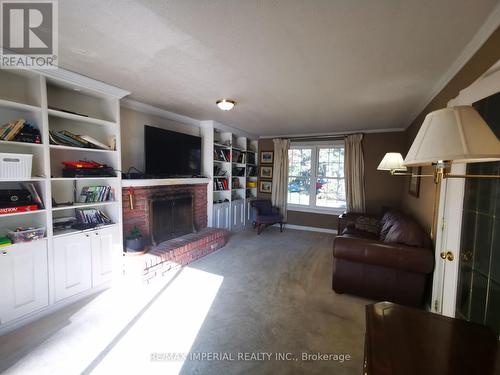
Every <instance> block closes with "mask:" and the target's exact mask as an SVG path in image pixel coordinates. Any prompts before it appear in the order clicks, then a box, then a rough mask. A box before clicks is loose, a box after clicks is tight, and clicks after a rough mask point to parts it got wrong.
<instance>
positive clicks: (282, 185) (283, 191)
mask: <svg viewBox="0 0 500 375" xmlns="http://www.w3.org/2000/svg"><path fill="white" fill-rule="evenodd" d="M273 143H274V163H273V191H272V198H271V200H272V203H273V206H276V207H278V208H279V209H280V213H281V214H282V215H283V221H286V199H287V194H288V149H289V148H290V140H289V139H273Z"/></svg>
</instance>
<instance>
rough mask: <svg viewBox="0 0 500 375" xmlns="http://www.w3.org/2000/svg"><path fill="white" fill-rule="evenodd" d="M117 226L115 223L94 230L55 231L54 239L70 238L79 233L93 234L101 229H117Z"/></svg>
mask: <svg viewBox="0 0 500 375" xmlns="http://www.w3.org/2000/svg"><path fill="white" fill-rule="evenodd" d="M116 225H117V224H116V223H113V224H109V225H101V226H98V227H95V228H92V229H84V230H80V229H61V230H55V231H54V234H53V236H52V237H54V238H58V237H64V236H69V235H73V234H78V233H87V232H92V231H95V230H100V229H106V228H114V227H116Z"/></svg>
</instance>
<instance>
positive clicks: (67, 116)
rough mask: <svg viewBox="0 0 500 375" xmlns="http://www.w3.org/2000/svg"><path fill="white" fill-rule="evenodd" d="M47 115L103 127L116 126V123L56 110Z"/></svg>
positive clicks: (51, 110) (48, 111)
mask: <svg viewBox="0 0 500 375" xmlns="http://www.w3.org/2000/svg"><path fill="white" fill-rule="evenodd" d="M47 113H48V114H49V116H54V117H59V118H63V119H66V120H75V121H80V122H87V123H89V124H94V125H101V126H116V123H114V122H111V121H106V120H101V119H98V118H93V117H87V116H82V115H77V114H74V113H68V112H64V111H58V110H56V109H48V110H47Z"/></svg>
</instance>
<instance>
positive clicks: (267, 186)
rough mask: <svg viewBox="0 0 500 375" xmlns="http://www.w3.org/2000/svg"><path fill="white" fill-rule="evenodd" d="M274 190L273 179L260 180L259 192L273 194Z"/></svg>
mask: <svg viewBox="0 0 500 375" xmlns="http://www.w3.org/2000/svg"><path fill="white" fill-rule="evenodd" d="M272 192H273V182H272V181H260V183H259V193H268V194H271V193H272Z"/></svg>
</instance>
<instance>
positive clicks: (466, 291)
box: [457, 264, 472, 319]
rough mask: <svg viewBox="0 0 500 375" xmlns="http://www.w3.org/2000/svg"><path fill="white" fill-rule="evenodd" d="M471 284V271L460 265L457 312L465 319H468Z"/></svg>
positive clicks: (464, 265) (466, 266)
mask: <svg viewBox="0 0 500 375" xmlns="http://www.w3.org/2000/svg"><path fill="white" fill-rule="evenodd" d="M471 283H472V269H471V268H470V267H469V266H468V265H466V264H460V274H459V281H458V295H457V311H458V312H459V313H460V315H462V316H463V317H464V318H465V319H469V306H470V290H471Z"/></svg>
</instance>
